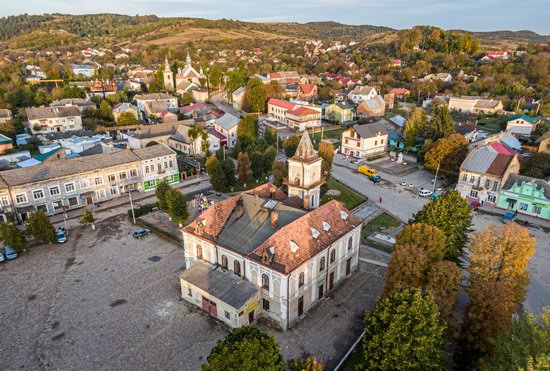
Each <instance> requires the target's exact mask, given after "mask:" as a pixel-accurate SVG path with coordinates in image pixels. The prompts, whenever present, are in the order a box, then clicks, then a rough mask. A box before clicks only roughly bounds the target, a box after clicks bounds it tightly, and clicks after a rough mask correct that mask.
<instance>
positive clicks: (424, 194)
mask: <svg viewBox="0 0 550 371" xmlns="http://www.w3.org/2000/svg"><path fill="white" fill-rule="evenodd" d="M418 195H419V196H420V197H428V196H431V195H433V192H432V191H430V190H429V189H424V188H421V189H420V191H418Z"/></svg>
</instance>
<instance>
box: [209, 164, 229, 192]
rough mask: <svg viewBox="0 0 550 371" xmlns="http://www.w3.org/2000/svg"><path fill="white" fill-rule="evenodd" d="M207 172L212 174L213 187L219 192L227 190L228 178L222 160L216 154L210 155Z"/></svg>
mask: <svg viewBox="0 0 550 371" xmlns="http://www.w3.org/2000/svg"><path fill="white" fill-rule="evenodd" d="M206 172H207V173H208V175H209V176H210V183H211V184H212V188H214V190H216V191H218V192H227V190H228V188H227V179H226V177H225V171H224V168H223V166H222V163H221V161H220V160H218V159H217V158H216V156H210V157H208V159H207V160H206Z"/></svg>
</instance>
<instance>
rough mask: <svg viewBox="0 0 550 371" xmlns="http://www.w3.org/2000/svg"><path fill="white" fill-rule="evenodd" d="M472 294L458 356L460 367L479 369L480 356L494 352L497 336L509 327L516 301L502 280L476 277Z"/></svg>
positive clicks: (456, 357) (460, 338)
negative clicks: (478, 279) (477, 279)
mask: <svg viewBox="0 0 550 371" xmlns="http://www.w3.org/2000/svg"><path fill="white" fill-rule="evenodd" d="M469 296H470V303H469V304H468V306H467V307H466V313H465V315H464V320H463V322H462V328H461V331H460V337H459V341H458V343H459V351H458V352H456V353H455V359H456V361H457V364H458V365H459V368H460V369H479V360H480V359H482V358H484V357H488V356H490V355H491V354H492V352H493V350H494V345H495V341H496V339H497V337H499V336H500V335H502V334H505V333H506V332H508V331H509V330H510V326H511V321H512V314H513V313H514V309H515V305H514V303H513V301H511V300H510V298H511V294H510V292H509V289H508V287H507V286H506V284H505V283H504V282H499V281H476V282H474V283H473V285H471V286H469Z"/></svg>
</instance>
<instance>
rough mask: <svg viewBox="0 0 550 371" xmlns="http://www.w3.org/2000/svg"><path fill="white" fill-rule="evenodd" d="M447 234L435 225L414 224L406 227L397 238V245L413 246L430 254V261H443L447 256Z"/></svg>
mask: <svg viewBox="0 0 550 371" xmlns="http://www.w3.org/2000/svg"><path fill="white" fill-rule="evenodd" d="M446 239H447V238H446V237H445V233H443V231H442V230H441V229H439V228H437V227H435V226H433V225H429V224H422V223H414V224H408V225H406V226H405V227H404V228H403V229H402V230H401V231H400V232H399V233H398V234H397V237H396V241H395V244H396V246H399V245H411V246H414V247H417V248H419V249H421V250H423V251H425V252H426V253H427V254H428V258H429V260H430V261H432V262H435V261H439V260H442V259H443V258H444V256H445V242H446Z"/></svg>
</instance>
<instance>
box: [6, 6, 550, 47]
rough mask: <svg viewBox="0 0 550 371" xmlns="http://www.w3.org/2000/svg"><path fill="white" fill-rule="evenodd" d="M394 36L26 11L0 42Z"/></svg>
mask: <svg viewBox="0 0 550 371" xmlns="http://www.w3.org/2000/svg"><path fill="white" fill-rule="evenodd" d="M459 31H460V30H459ZM462 32H467V31H462ZM473 35H474V36H475V37H477V38H479V39H481V41H482V43H483V44H484V45H488V46H489V45H495V46H496V45H500V43H501V41H502V42H508V41H513V42H515V43H517V42H522V41H523V42H525V41H536V42H547V41H548V40H549V39H550V38H549V37H548V36H541V35H539V34H537V33H535V32H532V31H517V32H514V31H494V32H474V33H473ZM395 36H396V30H394V29H391V28H388V27H381V26H370V25H346V24H341V23H337V22H309V23H285V22H277V23H253V22H241V21H234V20H227V19H221V20H207V19H197V18H185V17H179V18H160V17H157V16H154V15H147V16H128V15H118V14H93V15H66V14H46V15H26V14H24V15H19V16H10V17H4V18H0V44H2V45H0V46H4V47H5V48H8V47H9V48H12V49H20V48H35V49H45V48H50V47H57V46H60V45H69V44H71V43H74V42H75V41H77V40H78V41H80V42H86V41H91V42H97V43H105V44H127V43H136V42H138V43H141V42H143V43H147V44H150V45H170V44H181V43H185V42H188V41H197V40H201V41H223V40H236V39H260V40H268V41H271V40H277V39H286V38H294V39H302V40H303V39H321V40H340V39H348V40H351V39H353V40H357V41H365V42H367V43H371V42H373V43H384V42H388V41H390V40H394V39H395ZM0 49H1V48H0Z"/></svg>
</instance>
